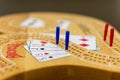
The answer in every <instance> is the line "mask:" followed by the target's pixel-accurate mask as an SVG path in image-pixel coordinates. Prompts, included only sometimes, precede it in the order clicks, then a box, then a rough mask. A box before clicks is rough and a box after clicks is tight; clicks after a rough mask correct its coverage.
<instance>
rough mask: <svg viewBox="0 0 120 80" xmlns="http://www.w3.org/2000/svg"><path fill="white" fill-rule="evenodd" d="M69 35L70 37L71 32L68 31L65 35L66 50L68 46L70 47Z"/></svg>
mask: <svg viewBox="0 0 120 80" xmlns="http://www.w3.org/2000/svg"><path fill="white" fill-rule="evenodd" d="M69 37H70V32H69V31H66V35H65V50H68V47H69Z"/></svg>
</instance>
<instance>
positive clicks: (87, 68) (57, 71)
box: [0, 12, 120, 80]
mask: <svg viewBox="0 0 120 80" xmlns="http://www.w3.org/2000/svg"><path fill="white" fill-rule="evenodd" d="M29 18H35V19H40V20H42V22H41V24H40V25H41V27H35V26H33V24H32V23H31V24H28V26H24V25H26V24H24V21H25V20H26V19H29ZM60 20H69V21H70V25H69V27H68V28H67V29H66V28H63V29H61V34H65V31H66V30H69V31H70V33H71V35H84V36H95V37H96V42H97V46H99V47H100V48H101V49H100V50H98V51H93V50H87V49H85V48H83V47H81V46H80V45H77V44H75V43H74V42H70V44H69V49H68V50H67V52H68V53H70V54H71V56H69V57H64V58H60V59H55V60H51V61H46V62H39V61H37V60H36V59H35V58H34V57H33V56H31V54H29V52H28V51H26V50H25V49H24V48H23V46H24V45H25V44H26V42H27V41H28V40H30V39H36V40H42V41H46V42H50V43H51V44H55V37H54V36H49V35H43V33H47V34H55V28H56V26H57V25H59V21H60ZM105 23H106V22H104V21H101V20H98V19H96V18H91V17H88V16H82V15H75V14H66V13H50V12H41V13H40V12H33V13H21V14H13V15H7V16H3V17H1V18H0V32H1V33H2V34H1V36H0V51H1V52H0V80H73V79H74V80H120V77H119V76H120V49H119V48H120V34H119V32H118V31H117V30H115V36H114V43H113V46H112V47H110V46H109V36H110V35H109V34H108V37H107V40H106V41H103V35H104V32H103V31H104V26H105ZM112 27H113V26H111V25H110V28H112ZM41 33H42V34H41ZM64 44H65V42H64V39H60V43H59V45H58V47H60V48H62V49H63V50H64V47H65V46H64ZM13 52H14V54H15V55H8V54H13ZM11 56H12V57H11Z"/></svg>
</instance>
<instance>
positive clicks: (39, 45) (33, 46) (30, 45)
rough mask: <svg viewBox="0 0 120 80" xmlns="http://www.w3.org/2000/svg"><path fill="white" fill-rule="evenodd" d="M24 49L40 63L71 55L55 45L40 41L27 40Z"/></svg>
mask: <svg viewBox="0 0 120 80" xmlns="http://www.w3.org/2000/svg"><path fill="white" fill-rule="evenodd" d="M24 48H25V49H26V50H27V51H28V52H29V53H31V55H32V56H34V57H35V58H36V59H37V60H38V61H40V62H44V61H49V60H54V59H58V58H63V57H67V56H70V55H71V54H69V53H68V52H66V51H65V50H62V49H61V48H60V47H58V46H57V45H55V44H52V43H49V42H46V41H41V40H28V41H27V43H26V45H25V46H24Z"/></svg>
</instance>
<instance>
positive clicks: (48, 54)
mask: <svg viewBox="0 0 120 80" xmlns="http://www.w3.org/2000/svg"><path fill="white" fill-rule="evenodd" d="M57 52H58V51H43V52H33V53H32V54H33V56H34V57H35V58H36V59H37V60H38V61H40V62H43V61H49V60H54V59H58V58H63V57H66V56H70V54H69V53H66V52H64V51H63V53H61V52H59V53H57Z"/></svg>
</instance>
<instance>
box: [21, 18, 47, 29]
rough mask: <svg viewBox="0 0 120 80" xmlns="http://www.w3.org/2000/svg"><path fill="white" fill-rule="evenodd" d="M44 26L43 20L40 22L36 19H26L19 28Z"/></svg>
mask: <svg viewBox="0 0 120 80" xmlns="http://www.w3.org/2000/svg"><path fill="white" fill-rule="evenodd" d="M44 25H45V22H44V21H43V20H40V19H38V18H28V19H26V20H25V21H23V22H22V23H21V24H20V26H22V27H28V26H29V27H34V28H38V27H43V26H44Z"/></svg>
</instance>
